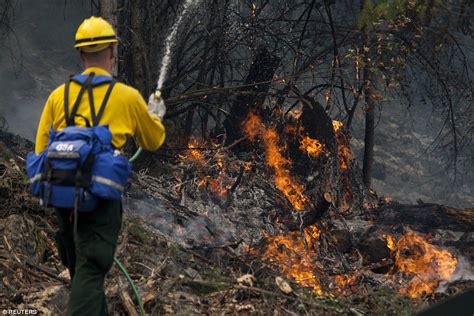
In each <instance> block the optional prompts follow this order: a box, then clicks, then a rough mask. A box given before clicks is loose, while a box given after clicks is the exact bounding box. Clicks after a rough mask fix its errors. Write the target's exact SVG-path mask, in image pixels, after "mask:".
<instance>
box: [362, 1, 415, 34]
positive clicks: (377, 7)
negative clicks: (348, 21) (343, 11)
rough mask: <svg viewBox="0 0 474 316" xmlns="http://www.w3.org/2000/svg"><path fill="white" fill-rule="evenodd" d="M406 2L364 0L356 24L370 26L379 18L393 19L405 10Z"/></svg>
mask: <svg viewBox="0 0 474 316" xmlns="http://www.w3.org/2000/svg"><path fill="white" fill-rule="evenodd" d="M407 3H408V1H407V0H392V1H391V0H381V1H377V3H375V4H373V3H372V1H371V0H365V1H364V6H363V8H362V12H361V15H360V17H359V20H358V21H357V26H358V27H359V28H360V29H362V28H364V27H368V28H372V27H373V26H374V25H375V24H376V23H377V22H379V21H380V20H386V21H393V20H394V19H395V18H396V17H397V16H398V15H400V14H403V13H405V12H406V8H407Z"/></svg>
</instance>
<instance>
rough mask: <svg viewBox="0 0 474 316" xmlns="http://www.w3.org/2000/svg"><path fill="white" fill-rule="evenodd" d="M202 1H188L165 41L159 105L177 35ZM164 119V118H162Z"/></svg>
mask: <svg viewBox="0 0 474 316" xmlns="http://www.w3.org/2000/svg"><path fill="white" fill-rule="evenodd" d="M199 1H200V0H186V1H185V2H184V5H183V10H182V11H181V14H180V15H179V16H178V19H177V20H176V22H175V23H174V24H173V27H172V28H171V32H170V33H169V34H168V36H167V37H166V40H165V54H164V55H163V59H162V60H161V68H160V76H159V77H158V81H157V83H156V90H155V92H154V93H153V99H154V101H155V102H157V103H163V102H164V101H163V99H162V97H161V89H162V88H163V84H164V82H165V80H166V77H167V75H168V70H169V65H170V62H171V53H172V49H173V47H174V45H175V41H176V35H177V34H178V30H179V27H180V25H181V23H182V22H183V20H184V17H185V16H187V14H188V12H189V10H190V9H191V7H192V6H193V5H196V4H197V3H198V2H199ZM161 119H163V118H161ZM142 151H143V149H142V148H141V147H139V148H138V150H137V151H136V152H135V154H134V155H133V156H132V158H130V159H129V161H130V162H134V161H135V160H137V158H138V157H139V156H140V154H141V153H142Z"/></svg>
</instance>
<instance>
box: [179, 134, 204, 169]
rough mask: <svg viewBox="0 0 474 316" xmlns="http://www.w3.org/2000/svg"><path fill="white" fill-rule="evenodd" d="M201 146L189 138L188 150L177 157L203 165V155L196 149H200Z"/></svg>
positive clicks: (192, 138)
mask: <svg viewBox="0 0 474 316" xmlns="http://www.w3.org/2000/svg"><path fill="white" fill-rule="evenodd" d="M202 146H203V145H202V144H201V142H200V141H199V140H198V139H197V138H195V137H191V138H190V140H189V142H188V150H187V151H186V152H185V153H183V154H180V155H179V157H180V158H181V159H183V160H192V161H194V162H199V163H204V154H203V153H202V151H201V150H199V149H198V148H201V147H202Z"/></svg>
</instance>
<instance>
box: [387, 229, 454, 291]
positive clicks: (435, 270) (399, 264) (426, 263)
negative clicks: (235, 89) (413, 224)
mask: <svg viewBox="0 0 474 316" xmlns="http://www.w3.org/2000/svg"><path fill="white" fill-rule="evenodd" d="M387 246H388V248H389V249H390V250H392V251H393V252H394V256H395V267H396V269H397V270H398V271H400V272H402V273H403V274H404V275H406V276H411V280H410V281H409V282H408V284H407V286H406V287H404V288H401V289H400V292H401V293H403V294H406V295H407V296H409V297H411V298H415V297H418V296H420V295H423V294H431V293H433V292H434V291H435V290H436V288H437V287H438V285H439V282H440V281H442V280H449V279H450V278H451V276H452V275H453V273H454V271H455V270H456V266H457V262H458V261H457V259H456V257H455V256H454V255H452V254H451V253H450V252H449V251H448V250H446V249H440V248H438V247H436V246H434V245H432V244H430V243H428V242H427V241H426V240H425V239H423V237H421V236H420V235H417V234H416V233H414V232H413V231H407V232H406V233H405V234H404V235H403V236H402V237H400V239H398V241H397V242H395V240H394V238H393V237H392V236H387Z"/></svg>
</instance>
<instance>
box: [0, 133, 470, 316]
mask: <svg viewBox="0 0 474 316" xmlns="http://www.w3.org/2000/svg"><path fill="white" fill-rule="evenodd" d="M0 136H1V137H0V232H1V233H0V235H1V236H2V240H0V278H1V282H0V307H1V308H3V309H6V308H10V309H27V308H29V309H37V310H39V311H41V313H42V314H45V315H57V314H61V313H63V312H64V310H65V308H66V303H67V296H68V287H69V280H68V274H67V271H66V269H65V267H64V266H62V265H61V263H60V260H59V258H58V254H57V251H56V248H55V246H54V242H53V240H54V238H53V236H54V233H55V227H56V224H55V218H54V216H53V212H52V211H51V210H45V209H44V208H42V207H40V206H38V203H37V200H36V199H35V198H33V197H31V196H30V194H29V190H28V181H27V179H26V176H25V174H24V157H25V155H26V152H27V151H29V150H30V149H31V143H29V142H27V141H25V140H23V139H21V138H19V137H16V136H13V135H11V134H6V133H2V134H1V135H0ZM173 168H174V169H176V166H171V165H168V166H164V167H163V169H164V170H167V169H173ZM141 178H142V177H141V175H140V174H135V175H134V177H133V179H132V183H133V185H132V190H137V188H135V189H134V188H133V186H135V187H140V185H141V182H140V179H141ZM137 179H138V180H137ZM156 182H157V183H158V184H157V185H159V183H162V182H163V181H162V182H160V181H158V180H156ZM141 189H142V190H143V191H146V190H150V188H149V187H143V188H141ZM165 189H166V187H165V186H163V191H165ZM163 194H164V193H163ZM137 196H140V195H139V194H138V193H135V194H132V197H133V198H132V202H130V199H129V200H127V199H126V200H125V210H126V212H125V217H124V223H123V228H122V233H121V237H120V243H119V246H118V249H117V253H116V256H117V257H118V258H119V260H120V261H121V262H122V263H123V264H124V266H125V267H126V268H127V270H128V271H129V273H130V275H131V277H132V279H133V280H134V282H135V283H136V284H137V286H138V288H139V292H140V295H141V298H142V301H143V303H144V306H145V310H146V312H147V313H150V314H152V315H155V314H165V313H166V314H203V313H204V314H224V313H226V314H227V313H234V314H235V313H257V314H262V315H268V314H272V315H287V314H293V315H300V314H327V315H332V314H341V313H342V314H351V315H365V314H373V315H380V314H397V315H398V314H413V313H415V312H416V311H419V310H421V309H423V308H426V307H427V306H429V305H431V304H432V303H433V302H436V301H438V300H440V299H442V298H445V297H448V296H450V295H453V294H456V293H459V292H462V291H463V290H465V289H467V288H472V287H474V282H473V281H469V280H464V281H460V282H457V283H456V284H454V285H453V284H451V285H450V286H449V287H448V289H447V290H446V291H444V292H443V293H434V294H431V295H427V296H420V297H418V298H415V299H410V298H408V297H407V296H405V295H403V294H400V293H399V291H398V290H397V289H396V288H391V287H387V286H379V285H378V284H377V283H374V282H366V283H364V284H363V285H360V286H357V289H356V290H354V291H349V292H345V293H344V294H334V293H324V294H322V295H315V294H314V291H313V290H312V289H309V288H307V287H304V286H301V285H300V284H298V283H296V282H295V281H293V280H292V279H290V278H288V277H287V275H285V274H283V273H281V272H279V271H278V269H275V268H274V267H273V266H271V265H269V264H268V261H266V260H264V259H265V258H264V257H262V256H259V255H258V254H256V253H255V252H251V251H246V250H245V249H248V247H245V246H244V245H242V244H239V242H238V241H236V240H235V233H234V234H233V238H226V239H225V240H224V241H222V240H221V242H220V243H207V244H205V245H203V244H196V241H190V240H189V239H186V238H185V239H183V238H182V237H183V236H182V234H178V233H177V231H176V230H179V227H177V226H176V227H168V229H169V231H166V229H165V228H163V226H164V225H166V224H167V223H170V221H169V220H168V221H164V222H163V218H162V221H161V222H160V223H159V225H158V227H157V226H156V225H155V226H154V225H151V224H150V223H151V222H150V221H149V220H148V218H147V216H149V214H143V213H140V212H137V211H136V208H139V207H140V205H142V204H137V203H134V202H133V201H135V202H136V201H137V198H136V197H137ZM190 198H192V196H191V197H189V196H188V197H187V199H188V200H189V199H190ZM152 202H153V201H152ZM181 202H182V201H181ZM164 205H165V206H166V203H164ZM134 209H135V211H134ZM181 211H182V212H184V213H185V214H184V213H183V214H182V216H183V218H184V219H186V216H188V215H189V214H188V213H186V212H188V211H186V210H184V208H183V209H182V210H181ZM210 211H211V212H212V210H210ZM373 211H374V212H376V211H378V210H373ZM226 216H227V215H226ZM466 216H467V217H472V216H471V215H469V213H468V215H466ZM178 217H179V216H178V215H176V214H175V215H174V217H173V220H172V221H171V222H173V223H174V222H176V221H177V219H179V218H178ZM210 218H211V220H212V219H213V217H210ZM469 220H471V219H468V221H469ZM249 221H250V220H249ZM239 222H240V224H242V218H240V219H239ZM198 224H202V223H200V222H199V223H198ZM208 224H209V223H207V222H206V223H205V226H206V227H207V228H208V226H209V225H208ZM160 225H161V226H160ZM170 225H171V224H170ZM190 226H191V225H188V226H187V227H185V228H186V232H188V233H189V232H190V231H196V230H198V229H199V227H201V228H202V226H199V225H198V227H195V226H193V227H192V228H190ZM160 227H161V229H160ZM234 228H235V227H229V229H234ZM221 229H223V230H226V229H227V227H221ZM208 230H209V229H208ZM249 230H251V229H249ZM216 231H219V228H217V229H216ZM244 233H245V232H244ZM244 233H243V234H244ZM210 235H212V232H210ZM211 237H215V236H211ZM211 237H209V238H211ZM199 238H200V240H207V239H206V238H208V237H206V236H199ZM243 239H246V238H243ZM469 242H470V243H471V244H470V245H471V246H470V248H469V249H468V250H466V251H465V254H466V253H467V256H468V255H469V254H470V253H471V251H472V241H469ZM463 244H465V243H463ZM366 278H367V279H369V277H368V276H366ZM106 294H107V298H108V305H109V311H110V312H111V313H112V314H117V315H119V314H129V315H138V313H137V311H138V309H137V307H136V306H137V305H136V300H135V298H134V296H133V292H132V290H131V288H130V286H129V285H128V283H127V281H126V279H125V277H124V276H123V275H122V274H121V272H120V271H119V269H118V267H117V266H116V265H114V267H113V268H112V270H111V272H110V273H109V275H108V277H107V280H106Z"/></svg>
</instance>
